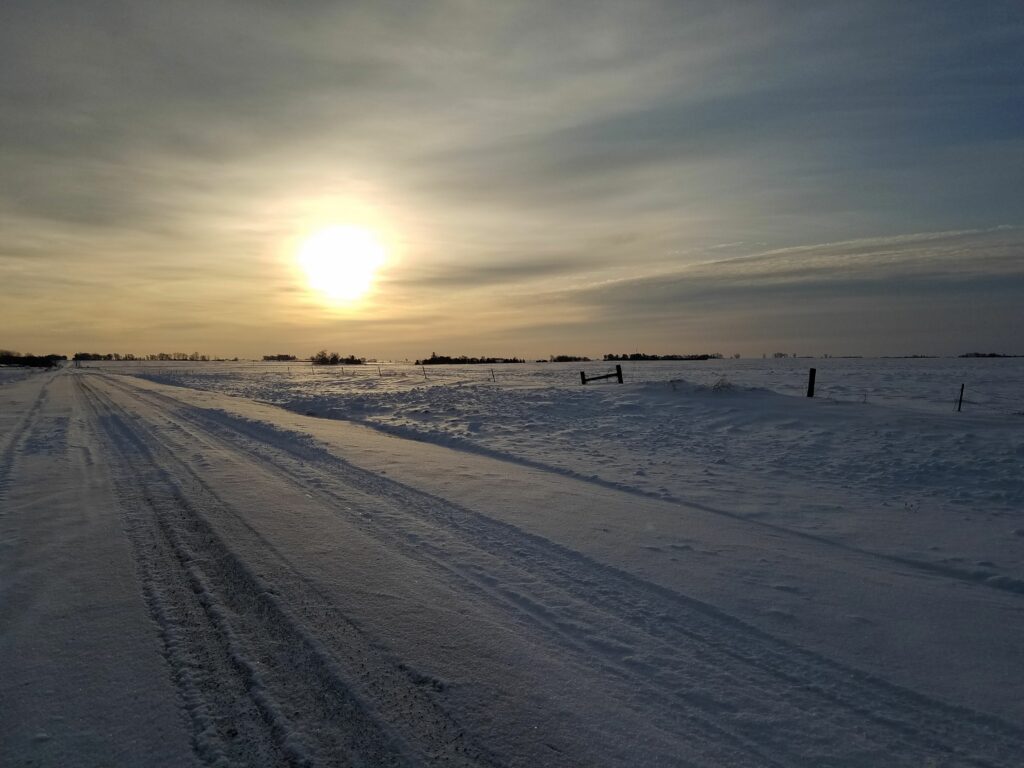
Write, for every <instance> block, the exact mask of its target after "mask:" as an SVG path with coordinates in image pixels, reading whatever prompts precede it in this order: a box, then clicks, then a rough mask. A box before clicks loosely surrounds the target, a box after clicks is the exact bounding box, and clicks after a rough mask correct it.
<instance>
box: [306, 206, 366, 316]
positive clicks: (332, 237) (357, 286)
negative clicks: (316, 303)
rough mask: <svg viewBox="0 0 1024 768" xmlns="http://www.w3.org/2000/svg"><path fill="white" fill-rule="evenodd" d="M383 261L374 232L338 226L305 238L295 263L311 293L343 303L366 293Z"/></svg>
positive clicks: (354, 300)
mask: <svg viewBox="0 0 1024 768" xmlns="http://www.w3.org/2000/svg"><path fill="white" fill-rule="evenodd" d="M384 258H385V251H384V246H383V245H381V242H380V240H379V239H378V238H377V236H376V235H375V234H374V233H373V232H371V231H370V230H368V229H363V228H362V227H355V226H350V225H337V226H331V227H325V228H324V229H321V230H318V231H317V232H314V233H313V234H312V235H310V236H309V237H307V238H306V239H305V240H304V241H303V242H302V245H301V246H300V247H299V252H298V257H297V260H298V263H299V266H300V267H301V268H302V271H303V272H304V273H305V275H306V281H307V283H308V284H309V287H310V288H311V289H312V290H314V291H317V292H319V293H321V294H323V295H324V296H325V297H326V298H328V299H330V300H331V301H333V302H335V303H342V304H344V303H351V302H356V301H358V300H359V299H361V298H363V297H364V296H366V294H367V293H369V291H370V289H371V288H372V287H373V280H374V277H375V276H376V274H377V270H378V269H380V267H381V266H382V265H383V264H384Z"/></svg>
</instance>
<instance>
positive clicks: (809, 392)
mask: <svg viewBox="0 0 1024 768" xmlns="http://www.w3.org/2000/svg"><path fill="white" fill-rule="evenodd" d="M817 373H818V369H817V368H811V372H810V374H809V375H808V377H807V396H808V397H814V377H815V375H816V374H817Z"/></svg>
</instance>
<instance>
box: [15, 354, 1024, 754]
mask: <svg viewBox="0 0 1024 768" xmlns="http://www.w3.org/2000/svg"><path fill="white" fill-rule="evenodd" d="M0 397H2V399H3V405H4V409H3V412H2V414H0V430H2V432H0V764H2V765H54V766H56V765H83V766H84V765H187V764H201V765H207V764H208V765H238V766H249V765H253V766H258V765H260V766H261V765H367V766H386V765H520V766H545V765H551V766H577V765H588V766H589V765H600V766H636V765H645V766H646V765H672V766H675V765H701V766H724V765H730V766H869V765H871V766H874V765H886V766H926V765H935V766H946V765H949V766H953V765H977V766H1016V765H1019V764H1020V759H1021V754H1022V753H1024V730H1022V729H1021V727H1020V722H1021V717H1022V715H1024V705H1022V704H1021V702H1022V701H1024V683H1022V672H1021V670H1022V665H1024V654H1022V651H1021V646H1020V641H1019V638H1020V631H1021V629H1024V593H1022V591H1021V590H1019V589H1017V588H1016V586H1015V585H1014V584H1013V583H1002V584H1000V583H998V582H992V583H990V582H989V581H979V580H977V579H974V578H972V577H971V574H969V573H961V572H958V571H957V570H955V569H946V570H943V569H937V568H935V567H934V566H933V565H932V564H928V563H923V562H921V563H919V562H917V561H915V560H913V559H911V558H899V557H894V556H892V555H891V553H885V552H874V551H870V550H865V549H863V548H856V547H850V546H845V545H843V544H841V543H837V542H834V541H831V540H829V539H827V538H824V537H817V536H814V535H809V534H807V533H806V532H791V531H787V530H786V529H785V528H781V527H779V526H776V525H766V524H764V523H759V522H757V521H756V520H748V519H744V518H741V517H739V516H730V515H728V514H727V513H725V514H723V513H722V512H720V511H715V510H711V509H706V508H699V507H695V506H686V505H685V504H680V503H675V502H671V503H670V502H667V501H663V500H658V499H652V498H645V497H642V496H640V495H637V494H630V493H627V492H624V491H622V490H618V489H615V488H610V487H607V486H605V485H601V484H597V483H588V482H586V481H585V480H583V479H579V478H572V477H567V476H565V475H564V474H557V473H553V472H545V471H544V470H543V469H542V468H537V467H526V466H522V465H518V464H512V463H509V462H504V461H500V460H498V459H495V458H491V457H487V456H481V455H476V454H467V453H462V452H459V451H456V450H452V449H450V448H446V447H443V446H438V445H429V444H424V443H418V442H413V441H410V440H405V439H402V438H400V437H396V436H392V435H386V434H381V433H380V432H375V431H372V430H370V429H366V428H364V427H360V426H358V425H352V424H348V423H344V422H337V421H327V420H322V419H315V418H310V417H305V416H301V415H298V414H295V413H291V412H288V411H284V410H280V409H277V408H274V407H272V406H268V405H262V404H258V403H253V402H251V401H245V400H241V399H237V398H230V397H227V396H224V395H219V394H216V393H210V392H197V391H192V390H185V389H179V388H173V387H167V386H163V385H160V384H155V383H152V382H145V381H139V380H136V379H132V378H129V377H119V376H110V375H105V374H102V373H97V372H86V371H74V370H64V371H62V372H59V373H56V374H42V375H38V376H34V377H31V378H28V379H25V380H22V381H18V382H15V383H12V384H9V385H6V386H5V387H4V388H3V390H2V391H0ZM755 490H756V489H752V492H754V491H755Z"/></svg>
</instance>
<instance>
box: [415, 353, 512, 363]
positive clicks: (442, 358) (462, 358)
mask: <svg viewBox="0 0 1024 768" xmlns="http://www.w3.org/2000/svg"><path fill="white" fill-rule="evenodd" d="M525 362H526V361H525V360H521V359H520V358H518V357H466V355H459V356H458V357H449V356H448V355H439V354H437V353H436V352H431V353H430V357H427V358H424V359H423V360H417V361H416V365H495V364H498V363H525Z"/></svg>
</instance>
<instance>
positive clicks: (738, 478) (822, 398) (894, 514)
mask: <svg viewBox="0 0 1024 768" xmlns="http://www.w3.org/2000/svg"><path fill="white" fill-rule="evenodd" d="M811 366H814V367H816V368H817V369H818V374H817V392H816V397H815V398H814V399H811V400H809V399H807V398H806V397H803V395H804V393H805V389H806V377H807V368H809V367H811ZM581 367H590V368H591V369H594V370H605V369H606V368H607V364H604V363H590V364H586V363H584V364H545V365H506V366H503V367H502V366H499V367H496V368H495V369H493V370H495V378H496V381H497V383H494V382H492V381H491V377H490V370H492V369H486V370H476V369H474V368H472V367H466V366H462V367H459V366H450V367H449V366H441V367H437V368H436V369H435V368H428V369H427V371H426V374H427V376H428V377H429V378H428V379H427V380H426V381H424V378H423V374H422V371H421V369H414V368H409V367H402V366H392V367H388V368H381V369H380V373H382V374H385V375H383V376H382V375H380V374H378V368H377V366H375V365H370V366H367V368H366V369H363V370H361V369H358V368H352V367H349V368H347V369H346V370H345V372H344V373H341V372H338V371H335V370H332V369H313V368H309V367H303V366H298V365H292V366H277V367H275V366H251V367H249V368H245V367H230V366H224V367H217V366H210V367H207V368H203V369H199V370H193V369H189V372H184V371H182V370H175V369H171V370H167V371H156V372H154V371H152V370H151V369H150V370H145V371H143V372H141V374H140V375H143V376H145V377H146V378H148V379H150V380H153V381H158V382H162V383H167V384H173V385H177V386H188V387H196V388H201V389H208V390H212V391H217V392H222V393H225V394H231V395H237V396H241V397H244V398H248V399H253V400H259V401H263V402H270V403H274V404H277V405H281V406H283V407H285V408H288V409H290V410H292V411H295V412H297V413H302V414H315V415H317V416H321V417H326V418H332V419H344V420H348V421H352V422H356V423H360V424H365V425H367V426H371V427H374V428H376V429H380V430H382V431H386V432H388V433H390V434H395V435H399V436H402V437H407V438H412V439H416V440H421V441H426V442H432V443H436V444H440V445H446V446H450V447H455V448H458V449H459V450H463V451H472V452H476V453H481V454H483V455H488V456H494V457H497V458H503V459H507V460H510V461H515V462H519V463H522V464H524V465H526V466H536V467H541V468H544V469H548V470H552V471H556V472H560V473H563V474H567V475H570V476H574V477H580V478H584V479H587V480H590V481H594V482H599V483H604V484H607V485H609V486H610V487H615V488H619V489H622V490H626V491H629V492H635V493H640V494H644V495H650V496H653V497H655V498H662V499H668V500H676V501H686V502H688V503H697V504H703V505H707V506H712V507H716V508H721V509H725V510H728V511H729V512H730V513H733V514H739V515H743V516H747V517H753V518H757V519H760V520H765V521H769V522H775V523H779V524H782V525H786V526H791V527H795V528H797V529H800V530H805V531H809V532H819V533H826V534H828V535H830V536H834V537H838V538H840V539H841V540H843V541H845V542H848V543H852V544H856V545H863V546H870V547H882V548H886V549H891V551H893V552H896V553H905V552H911V553H913V554H914V555H915V556H918V557H922V558H925V559H927V560H928V561H933V562H936V563H948V564H949V565H950V566H951V567H952V566H954V565H957V566H960V567H963V568H965V569H970V570H975V571H978V572H979V573H985V574H987V576H986V577H991V578H993V579H1000V578H1011V579H1024V565H1022V552H1021V547H1020V544H1021V542H1020V540H1019V537H1018V536H1017V535H1016V534H1015V533H1014V531H1015V530H1017V529H1018V528H1019V525H1018V524H1017V523H1015V522H1014V520H1018V518H1017V517H1016V515H1015V512H1016V511H1018V510H1020V509H1021V508H1024V480H1022V478H1024V401H1022V400H1021V399H1020V397H1021V392H1024V360H1021V359H995V360H989V359H955V360H934V359H902V360H860V359H856V360H843V359H822V360H811V361H808V360H794V359H786V360H770V361H760V360H757V361H744V360H738V361H734V360H717V361H694V362H685V363H627V364H626V366H625V378H626V382H627V383H626V384H624V385H621V386H620V385H618V384H615V383H612V384H590V385H587V386H586V387H583V386H580V384H579V378H578V372H577V371H578V369H579V368H581ZM120 370H124V369H123V368H122V369H120ZM960 383H965V384H966V392H967V395H966V397H965V405H964V410H963V411H962V412H959V413H958V412H956V408H955V399H956V396H957V395H958V394H959V389H960ZM751 489H757V493H751ZM1018 522H1019V520H1018ZM988 561H997V562H998V563H999V564H1000V565H999V568H998V569H994V568H992V567H991V566H986V565H983V564H982V563H984V562H988ZM1008 583H1012V582H1008Z"/></svg>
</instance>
